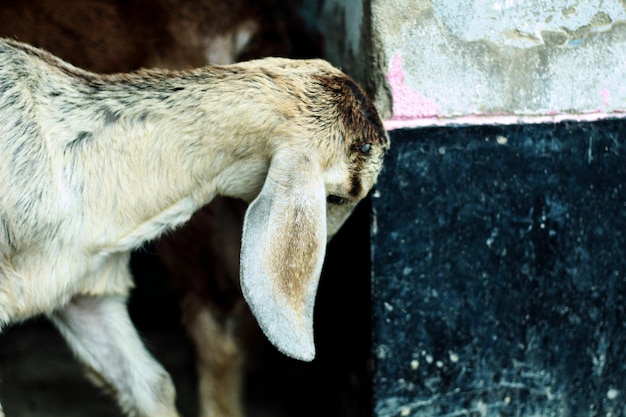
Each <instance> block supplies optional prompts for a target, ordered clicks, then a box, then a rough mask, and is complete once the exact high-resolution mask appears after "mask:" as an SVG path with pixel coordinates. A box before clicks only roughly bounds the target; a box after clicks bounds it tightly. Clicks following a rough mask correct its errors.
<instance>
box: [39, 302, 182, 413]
mask: <svg viewBox="0 0 626 417" xmlns="http://www.w3.org/2000/svg"><path fill="white" fill-rule="evenodd" d="M50 318H51V319H52V321H53V322H54V324H55V325H56V327H57V328H58V329H59V330H60V332H61V334H62V335H63V337H64V338H65V339H66V340H67V342H68V343H69V345H70V347H71V349H72V350H73V351H74V353H75V354H76V356H78V358H79V359H80V360H81V361H82V362H83V363H84V364H85V365H86V366H87V368H88V370H89V371H91V374H92V376H94V377H95V378H94V379H95V381H96V383H98V382H99V383H101V384H102V385H104V386H105V387H106V388H109V389H110V390H111V391H112V392H113V394H114V396H115V397H116V399H117V401H118V403H119V404H120V406H121V407H122V409H123V411H124V412H125V413H126V414H127V415H128V416H133V417H177V416H178V415H179V414H178V412H177V411H176V407H175V404H174V403H175V391H174V385H173V383H172V380H171V378H170V376H169V374H168V373H167V372H166V371H165V369H163V367H162V366H161V365H159V364H158V363H157V362H156V360H155V359H154V358H153V357H152V356H151V355H150V354H149V353H148V351H147V350H146V348H145V347H144V345H143V343H142V342H141V340H140V338H139V335H138V334H137V331H136V330H135V327H134V326H133V325H132V322H131V320H130V317H129V316H128V310H127V307H126V297H124V296H105V297H91V296H80V297H76V298H74V299H73V300H72V301H71V302H70V304H68V305H67V306H66V307H65V308H64V309H63V310H60V311H58V312H56V313H54V314H52V315H50Z"/></svg>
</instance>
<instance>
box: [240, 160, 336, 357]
mask: <svg viewBox="0 0 626 417" xmlns="http://www.w3.org/2000/svg"><path fill="white" fill-rule="evenodd" d="M325 250H326V190H325V186H324V181H323V178H322V172H321V169H320V167H319V165H318V163H317V161H315V160H312V159H310V158H308V157H306V156H303V155H293V154H289V153H283V154H280V155H276V156H275V157H274V158H273V160H272V162H271V164H270V168H269V172H268V175H267V178H266V180H265V183H264V185H263V189H262V190H261V193H260V194H259V196H258V197H257V198H256V199H255V200H254V201H253V202H252V204H251V205H250V207H249V208H248V211H247V213H246V218H245V221H244V227H243V241H242V247H241V287H242V290H243V295H244V297H245V299H246V301H247V302H248V304H249V305H250V308H251V309H252V312H253V313H254V315H255V317H256V319H257V321H258V322H259V325H260V326H261V329H262V330H263V332H264V333H265V335H266V336H267V338H268V339H269V340H270V342H272V343H273V344H274V345H275V346H276V347H277V348H278V349H279V350H280V351H281V352H283V353H284V354H286V355H287V356H291V357H293V358H296V359H300V360H305V361H310V360H312V359H313V358H314V357H315V345H314V342H313V304H314V301H315V293H316V291H317V284H318V282H319V276H320V272H321V269H322V263H323V260H324V254H325Z"/></svg>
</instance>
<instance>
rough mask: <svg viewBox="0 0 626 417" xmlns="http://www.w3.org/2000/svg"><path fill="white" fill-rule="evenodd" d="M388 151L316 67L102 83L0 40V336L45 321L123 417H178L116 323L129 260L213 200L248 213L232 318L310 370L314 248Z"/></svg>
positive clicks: (374, 126) (263, 64)
mask: <svg viewBox="0 0 626 417" xmlns="http://www.w3.org/2000/svg"><path fill="white" fill-rule="evenodd" d="M387 147H388V140H387V136H386V133H385V131H384V129H383V126H382V123H381V121H380V118H379V116H378V114H377V112H376V110H375V108H374V106H373V104H372V103H371V101H370V100H369V99H367V97H366V96H365V94H364V93H363V91H362V90H361V89H360V88H359V87H358V86H357V85H356V84H355V83H354V82H353V81H352V80H350V78H348V77H347V76H346V75H344V74H343V73H341V72H340V71H339V70H337V69H335V68H333V67H332V66H330V65H329V64H328V63H326V62H324V61H321V60H311V61H292V60H287V59H265V60H258V61H251V62H248V63H245V64H238V65H231V66H222V67H219V66H215V67H206V68H202V69H198V70H190V71H180V72H172V71H163V70H152V71H143V72H137V73H131V74H125V75H121V74H120V75H111V76H108V75H95V74H93V73H90V72H86V71H83V70H80V69H78V68H75V67H73V66H71V65H69V64H66V63H64V62H63V61H61V60H60V59H57V58H55V57H54V56H52V55H50V54H48V53H46V52H43V51H41V50H38V49H36V48H33V47H30V46H27V45H25V44H21V43H19V42H15V41H10V40H0V155H1V156H0V157H1V158H3V159H4V161H3V163H2V164H0V184H1V186H2V189H3V193H2V194H1V195H0V323H1V324H2V325H3V326H6V325H8V324H10V323H13V322H16V321H19V320H24V319H27V318H29V317H32V316H34V315H38V314H46V315H48V317H50V318H51V319H52V321H53V322H54V323H55V325H56V326H57V327H58V328H59V330H60V331H61V333H62V335H63V336H64V337H65V338H66V340H67V341H68V342H69V344H70V347H71V348H72V350H73V351H74V352H75V354H76V355H77V356H78V358H79V359H80V360H82V361H83V362H84V363H85V365H86V366H87V367H88V369H90V370H91V371H92V372H93V373H94V375H95V376H96V377H97V378H98V379H99V380H101V381H102V382H103V383H104V384H105V385H107V386H108V387H109V388H111V389H112V391H113V392H114V393H115V395H116V398H117V400H118V402H119V404H120V406H121V407H122V409H123V410H124V411H125V413H127V414H128V415H133V416H146V417H147V416H150V417H156V416H177V415H178V414H177V412H176V410H175V407H174V395H175V394H174V388H173V386H172V383H171V379H170V377H169V375H167V373H166V371H165V370H164V369H163V368H162V367H161V366H160V365H159V364H157V363H156V361H155V360H154V359H153V358H152V357H151V356H150V355H149V353H148V352H147V351H146V349H145V348H144V346H143V345H142V343H141V342H140V340H139V337H138V336H137V334H136V331H135V329H134V328H133V326H132V324H131V322H130V320H129V318H128V314H127V310H126V305H125V303H126V298H127V295H128V291H129V289H130V287H131V286H132V280H131V276H130V273H129V271H128V259H129V252H130V250H131V249H133V248H135V247H137V246H139V245H141V244H142V243H143V242H145V241H146V240H149V239H153V238H155V237H157V236H158V235H159V234H161V233H162V232H163V231H165V230H167V229H168V228H172V227H174V226H176V225H178V224H181V223H183V222H184V221H186V220H187V219H188V218H189V217H190V216H191V214H192V213H193V212H194V211H195V210H197V209H198V208H200V207H201V206H203V205H204V204H206V203H207V202H209V201H210V200H211V199H212V198H214V197H215V196H216V195H225V196H232V197H236V198H241V199H243V200H245V201H247V202H251V204H250V206H249V208H248V210H247V213H246V219H245V222H244V232H243V240H242V253H241V284H242V289H243V292H244V296H245V298H246V300H247V301H248V303H249V305H250V307H251V309H252V311H253V312H254V314H255V316H256V318H257V320H258V322H259V324H260V326H261V328H262V329H263V331H264V332H265V334H266V335H267V337H268V338H269V339H270V341H271V342H272V343H274V344H275V346H277V348H278V349H279V350H281V351H282V352H284V353H285V354H287V355H290V356H292V357H295V358H299V359H303V360H311V359H312V358H313V357H314V352H315V348H314V343H313V331H312V324H313V323H312V320H313V318H312V313H313V302H314V297H315V292H316V288H317V282H318V279H319V273H320V269H321V264H322V261H323V257H324V251H325V245H326V239H327V235H328V234H332V233H334V232H335V231H336V229H337V228H338V227H339V226H340V225H341V224H342V222H343V221H344V220H345V218H346V216H347V215H348V214H349V213H350V211H351V209H352V208H353V206H354V205H355V204H356V203H357V202H358V201H359V200H360V199H361V198H363V197H364V196H365V195H366V194H367V192H368V190H369V189H370V188H371V187H372V186H373V184H374V182H375V180H376V177H377V174H378V172H379V170H380V168H381V165H382V159H383V155H384V153H385V150H386V149H387ZM327 201H328V203H329V204H327V203H326V202H327Z"/></svg>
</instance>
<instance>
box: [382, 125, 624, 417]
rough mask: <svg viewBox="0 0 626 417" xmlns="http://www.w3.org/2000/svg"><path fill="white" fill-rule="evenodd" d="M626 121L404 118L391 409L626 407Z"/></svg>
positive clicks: (393, 236) (570, 412) (389, 189)
mask: <svg viewBox="0 0 626 417" xmlns="http://www.w3.org/2000/svg"><path fill="white" fill-rule="evenodd" d="M625 126H626V122H622V121H617V120H614V121H602V122H594V123H562V124H542V125H523V126H503V127H492V126H490V127H462V128H426V129H415V130H404V131H394V132H391V138H392V148H391V152H390V154H389V157H388V159H387V160H386V165H385V169H384V171H383V173H382V175H381V177H380V179H379V184H378V190H377V192H376V193H375V195H374V198H373V200H372V205H373V209H374V216H375V217H374V226H373V237H372V239H373V242H372V248H373V253H372V256H373V283H372V294H373V296H372V299H373V301H372V302H373V306H372V308H373V353H372V354H373V356H374V359H375V371H374V382H373V384H374V387H373V390H374V406H373V407H374V414H375V415H376V416H378V417H387V416H429V417H431V416H563V417H576V416H614V417H615V416H623V415H626V311H625V306H624V304H625V297H626V251H625V249H626V242H625V235H624V233H625V226H626V216H625V215H626V190H625V189H624V185H623V184H624V183H625V182H626V163H625V162H626V128H625Z"/></svg>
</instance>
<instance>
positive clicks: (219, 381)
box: [0, 0, 290, 417]
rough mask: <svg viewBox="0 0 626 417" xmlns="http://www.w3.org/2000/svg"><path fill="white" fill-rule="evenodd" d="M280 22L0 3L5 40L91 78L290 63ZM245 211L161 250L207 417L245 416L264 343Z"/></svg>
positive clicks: (142, 6)
mask: <svg viewBox="0 0 626 417" xmlns="http://www.w3.org/2000/svg"><path fill="white" fill-rule="evenodd" d="M146 10H149V12H148V13H146V12H145V11H146ZM279 15H280V14H279V11H278V10H277V8H276V4H275V3H274V1H272V0H230V1H228V2H224V1H223V0H124V1H123V2H120V0H56V1H54V2H50V1H49V0H29V1H27V2H25V1H23V0H3V1H0V37H11V38H16V39H17V40H20V41H22V42H25V43H29V44H31V45H34V46H38V47H41V48H43V49H46V50H47V51H49V52H52V53H53V54H55V55H57V56H58V57H60V58H62V59H63V60H66V61H67V62H69V63H71V64H74V65H77V66H79V67H81V68H83V69H87V70H90V71H93V72H99V73H116V72H129V71H134V70H137V69H139V68H142V67H143V68H149V67H154V66H158V67H160V68H167V69H188V68H191V67H199V66H204V65H208V64H232V63H235V62H236V61H240V60H245V59H251V58H261V57H264V56H269V55H276V56H287V55H288V54H289V51H290V42H289V38H288V34H287V30H286V26H285V23H284V22H283V21H282V20H281V19H280V18H279ZM246 207H247V206H246V205H245V204H244V203H243V202H242V201H240V200H238V199H232V198H225V197H219V196H218V197H216V198H215V199H214V200H212V201H211V202H210V203H209V204H208V205H206V206H204V207H203V208H202V209H200V210H198V211H197V212H196V213H195V214H194V215H193V216H192V217H191V219H190V220H189V221H188V222H187V223H186V224H185V225H184V226H181V227H179V228H177V229H176V230H175V231H173V232H171V233H167V234H165V235H163V236H161V238H159V239H158V240H157V241H155V242H154V248H155V249H156V251H157V253H158V254H159V259H160V261H161V263H162V264H163V266H164V267H165V270H166V272H167V275H168V278H169V284H170V285H171V286H172V287H173V289H174V290H175V291H174V292H175V293H176V296H177V298H178V301H179V306H180V312H181V322H182V325H183V327H184V329H185V330H186V332H187V335H188V337H189V340H190V341H191V342H192V344H193V346H194V351H195V354H196V363H195V365H196V366H195V367H196V373H197V392H198V410H199V416H202V417H242V416H243V415H244V411H243V409H244V407H243V401H242V398H241V397H242V394H243V382H244V376H245V372H244V370H245V362H246V359H247V354H248V353H251V352H248V351H249V350H251V349H252V348H253V347H252V346H250V344H246V343H244V341H246V340H255V339H256V338H257V333H258V329H257V328H256V327H255V326H254V324H253V323H252V320H254V319H253V318H252V317H251V313H250V311H249V309H247V308H246V306H245V302H244V300H243V296H242V295H241V292H240V286H239V253H240V243H241V233H242V226H243V220H244V214H245V209H246ZM207 260H208V261H207ZM139 291H140V292H141V291H142V290H141V289H139ZM251 336H252V339H251Z"/></svg>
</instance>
